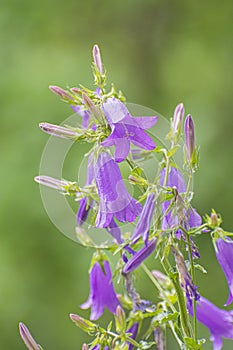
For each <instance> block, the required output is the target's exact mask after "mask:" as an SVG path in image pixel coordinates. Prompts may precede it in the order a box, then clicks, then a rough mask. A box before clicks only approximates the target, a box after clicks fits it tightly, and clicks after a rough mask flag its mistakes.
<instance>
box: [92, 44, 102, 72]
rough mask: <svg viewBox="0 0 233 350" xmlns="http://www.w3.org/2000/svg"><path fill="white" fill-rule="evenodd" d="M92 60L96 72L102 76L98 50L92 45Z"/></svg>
mask: <svg viewBox="0 0 233 350" xmlns="http://www.w3.org/2000/svg"><path fill="white" fill-rule="evenodd" d="M93 59H94V63H95V65H96V67H97V68H98V71H99V72H100V74H103V64H102V60H101V55H100V49H99V46H98V45H94V47H93Z"/></svg>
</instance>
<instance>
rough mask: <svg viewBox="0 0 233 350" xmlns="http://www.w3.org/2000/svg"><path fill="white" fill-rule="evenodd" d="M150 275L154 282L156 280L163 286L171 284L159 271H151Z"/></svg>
mask: <svg viewBox="0 0 233 350" xmlns="http://www.w3.org/2000/svg"><path fill="white" fill-rule="evenodd" d="M151 273H152V275H153V276H154V277H155V278H156V280H158V281H159V282H160V283H161V284H164V285H169V284H171V281H170V279H169V278H168V277H167V276H166V275H164V274H163V273H162V272H161V271H159V270H153V271H151Z"/></svg>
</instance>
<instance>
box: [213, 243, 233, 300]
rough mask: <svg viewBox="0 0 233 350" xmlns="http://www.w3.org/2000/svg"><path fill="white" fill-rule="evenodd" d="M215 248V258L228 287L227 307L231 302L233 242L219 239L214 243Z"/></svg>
mask: <svg viewBox="0 0 233 350" xmlns="http://www.w3.org/2000/svg"><path fill="white" fill-rule="evenodd" d="M216 247H217V250H216V256H217V259H218V262H219V264H220V265H221V268H222V269H223V272H224V273H225V276H226V279H227V282H228V286H229V297H228V300H227V302H226V304H225V306H227V305H230V304H231V303H232V301H233V241H232V240H231V239H229V238H226V240H224V239H221V238H219V239H217V241H216Z"/></svg>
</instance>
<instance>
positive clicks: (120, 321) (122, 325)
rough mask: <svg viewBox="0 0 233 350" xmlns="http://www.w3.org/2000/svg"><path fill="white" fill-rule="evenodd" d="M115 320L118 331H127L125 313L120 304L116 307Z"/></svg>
mask: <svg viewBox="0 0 233 350" xmlns="http://www.w3.org/2000/svg"><path fill="white" fill-rule="evenodd" d="M115 321H116V330H117V332H118V333H121V332H122V331H125V329H126V320H125V313H124V310H123V309H122V307H121V306H120V305H118V306H117V308H116V315H115Z"/></svg>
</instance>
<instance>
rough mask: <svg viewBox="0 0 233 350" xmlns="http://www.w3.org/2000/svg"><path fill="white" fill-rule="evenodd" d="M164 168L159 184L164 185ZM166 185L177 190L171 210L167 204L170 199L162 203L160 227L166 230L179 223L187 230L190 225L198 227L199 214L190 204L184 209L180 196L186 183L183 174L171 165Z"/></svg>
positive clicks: (199, 221)
mask: <svg viewBox="0 0 233 350" xmlns="http://www.w3.org/2000/svg"><path fill="white" fill-rule="evenodd" d="M165 173H166V169H165V168H164V169H163V170H162V171H161V174H160V185H162V186H163V185H164V177H165ZM165 185H166V186H169V187H171V188H175V189H176V191H177V196H176V198H175V199H174V200H175V204H174V206H173V208H171V210H168V209H169V206H170V205H171V201H170V200H168V201H165V202H164V203H162V212H163V214H164V215H163V220H162V229H163V230H166V229H168V228H173V227H177V226H179V225H181V226H183V227H184V228H185V229H186V230H189V229H190V228H192V227H198V226H200V225H201V223H202V219H201V216H200V215H199V214H198V213H197V211H196V210H195V209H194V208H192V207H191V206H190V207H189V208H188V209H186V208H185V204H184V202H183V200H182V198H181V196H180V194H182V193H183V192H186V184H185V181H184V178H183V176H182V175H181V174H180V172H179V171H178V170H177V169H175V168H173V167H171V169H170V171H169V174H168V179H167V183H166V184H165ZM180 234H181V232H180V230H178V231H177V235H178V236H179V235H180Z"/></svg>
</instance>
